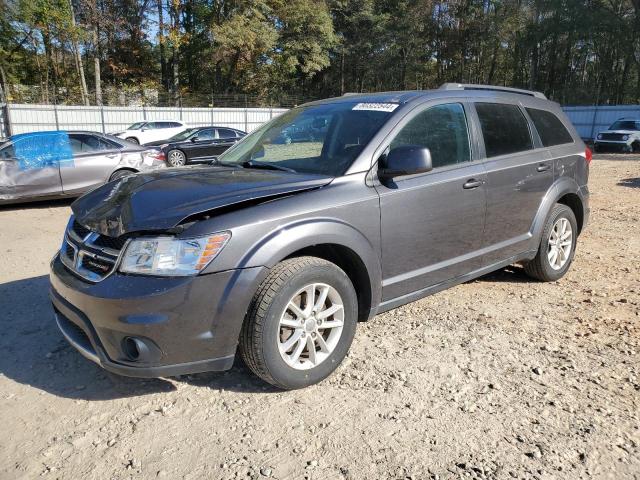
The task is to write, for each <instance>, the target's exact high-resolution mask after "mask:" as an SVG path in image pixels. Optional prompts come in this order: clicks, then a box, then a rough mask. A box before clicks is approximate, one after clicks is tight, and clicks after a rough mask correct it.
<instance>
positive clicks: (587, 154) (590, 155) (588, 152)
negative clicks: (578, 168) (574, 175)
mask: <svg viewBox="0 0 640 480" xmlns="http://www.w3.org/2000/svg"><path fill="white" fill-rule="evenodd" d="M584 159H585V160H586V161H587V165H589V164H591V160H593V152H592V151H591V149H590V148H589V147H586V148H585V150H584Z"/></svg>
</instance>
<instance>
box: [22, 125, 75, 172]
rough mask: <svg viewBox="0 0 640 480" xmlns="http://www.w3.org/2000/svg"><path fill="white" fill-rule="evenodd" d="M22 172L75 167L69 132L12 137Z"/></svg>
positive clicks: (26, 134) (27, 134)
mask: <svg viewBox="0 0 640 480" xmlns="http://www.w3.org/2000/svg"><path fill="white" fill-rule="evenodd" d="M11 140H12V143H13V148H14V154H15V158H17V159H18V162H19V165H20V170H31V169H35V168H46V167H56V166H58V165H59V166H60V167H61V168H62V167H73V166H74V165H73V151H72V150H71V143H70V141H69V135H68V134H67V132H34V133H23V134H18V135H14V136H12V137H11Z"/></svg>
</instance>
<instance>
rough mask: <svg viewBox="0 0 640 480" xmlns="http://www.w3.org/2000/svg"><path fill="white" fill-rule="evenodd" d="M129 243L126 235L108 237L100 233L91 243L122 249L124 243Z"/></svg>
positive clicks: (97, 245) (96, 245) (112, 248)
mask: <svg viewBox="0 0 640 480" xmlns="http://www.w3.org/2000/svg"><path fill="white" fill-rule="evenodd" d="M125 243H127V239H126V238H124V237H118V238H113V237H107V236H106V235H100V236H98V237H97V238H96V239H95V240H93V241H92V242H91V245H93V246H95V247H104V248H110V249H111V250H122V247H124V244H125Z"/></svg>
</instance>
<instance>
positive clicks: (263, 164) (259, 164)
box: [242, 160, 297, 173]
mask: <svg viewBox="0 0 640 480" xmlns="http://www.w3.org/2000/svg"><path fill="white" fill-rule="evenodd" d="M242 166H243V167H244V168H265V169H269V170H282V171H283V172H292V173H297V172H296V171H295V170H294V169H293V168H289V167H283V166H282V165H278V164H277V163H269V162H258V161H256V160H247V161H246V162H244V163H243V164H242Z"/></svg>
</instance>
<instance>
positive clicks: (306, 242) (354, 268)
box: [239, 219, 382, 321]
mask: <svg viewBox="0 0 640 480" xmlns="http://www.w3.org/2000/svg"><path fill="white" fill-rule="evenodd" d="M305 255H309V256H315V257H319V258H323V259H325V260H327V261H330V262H332V263H335V264H336V265H338V267H340V268H341V269H342V270H344V272H345V273H346V274H347V276H349V279H350V280H351V282H352V283H353V286H354V288H355V290H356V293H357V295H358V319H359V320H361V321H362V320H367V319H369V318H371V317H372V316H373V315H375V312H376V310H377V308H378V305H379V303H380V299H381V294H382V267H381V264H380V258H379V256H378V254H377V253H376V249H375V247H374V246H373V245H372V244H371V243H370V241H369V239H368V238H367V237H366V236H365V235H364V234H363V233H361V232H360V231H358V230H357V229H355V228H354V227H353V226H351V225H348V224H346V223H344V222H342V221H339V220H336V219H322V220H318V219H312V220H306V221H304V222H300V223H298V224H295V225H287V226H283V227H281V228H279V229H278V230H277V231H274V232H271V233H270V234H269V235H267V236H266V237H263V238H262V239H261V240H259V241H258V242H257V243H256V244H254V247H253V248H252V249H250V250H249V251H247V252H246V254H245V255H244V258H243V259H242V260H241V261H240V262H239V266H240V267H241V268H242V267H252V266H258V265H261V266H265V267H268V268H273V267H274V266H275V265H277V264H278V263H280V262H281V261H283V260H285V259H287V258H292V257H299V256H305Z"/></svg>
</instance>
